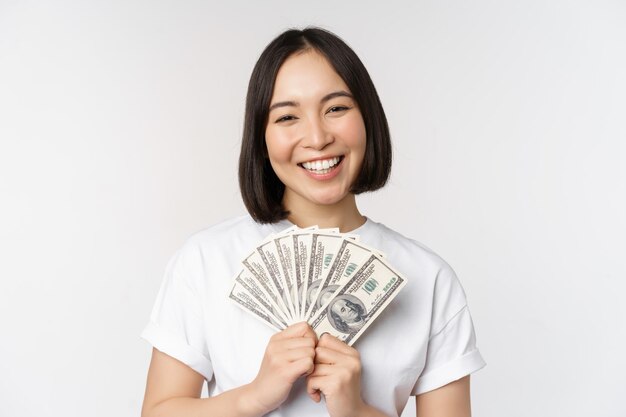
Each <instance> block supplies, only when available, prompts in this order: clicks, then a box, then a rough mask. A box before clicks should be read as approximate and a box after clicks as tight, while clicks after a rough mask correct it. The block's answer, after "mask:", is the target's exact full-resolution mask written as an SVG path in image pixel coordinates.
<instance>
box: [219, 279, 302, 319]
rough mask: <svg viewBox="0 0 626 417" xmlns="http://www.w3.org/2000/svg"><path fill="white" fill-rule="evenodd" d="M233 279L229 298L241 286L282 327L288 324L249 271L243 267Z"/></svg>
mask: <svg viewBox="0 0 626 417" xmlns="http://www.w3.org/2000/svg"><path fill="white" fill-rule="evenodd" d="M234 281H235V283H234V285H233V290H232V291H231V294H230V297H231V298H232V297H233V296H234V295H236V293H237V292H238V291H241V288H243V289H244V290H245V291H246V293H247V294H248V295H250V296H252V297H254V299H255V300H256V302H257V303H258V304H260V305H261V306H262V307H263V309H264V310H265V312H267V313H268V314H269V315H270V316H272V317H274V318H275V319H276V321H277V322H278V323H280V324H282V325H283V326H284V327H287V326H288V325H289V324H290V323H288V320H287V319H286V318H285V317H284V313H283V312H282V311H281V309H280V307H278V306H277V305H276V304H274V302H273V301H272V300H271V297H269V296H268V294H267V293H266V292H265V290H264V289H263V287H262V286H260V285H259V283H258V282H257V281H256V279H255V277H254V276H253V275H252V274H251V273H250V271H248V270H247V269H245V268H244V269H242V270H241V271H239V273H238V274H237V275H236V276H235V279H234ZM284 327H283V328H284Z"/></svg>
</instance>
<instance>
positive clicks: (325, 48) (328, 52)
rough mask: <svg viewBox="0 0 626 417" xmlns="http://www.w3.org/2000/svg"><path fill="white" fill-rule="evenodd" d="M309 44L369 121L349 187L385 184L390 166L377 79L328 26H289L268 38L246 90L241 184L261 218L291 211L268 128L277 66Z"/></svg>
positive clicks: (363, 189)
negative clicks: (270, 153) (269, 144)
mask: <svg viewBox="0 0 626 417" xmlns="http://www.w3.org/2000/svg"><path fill="white" fill-rule="evenodd" d="M306 50H315V51H317V52H319V53H320V54H321V55H323V56H324V57H325V58H326V59H327V60H328V62H329V63H330V64H331V65H332V67H333V68H334V69H335V71H337V74H338V75H339V76H340V77H341V78H342V79H343V81H344V82H345V83H346V85H347V86H348V88H349V90H350V92H351V93H352V95H353V97H354V100H355V101H356V104H357V105H358V107H359V110H360V111H361V114H362V116H363V121H364V122H365V130H366V136H367V138H366V146H365V156H364V158H363V163H362V165H361V172H360V173H359V175H358V176H357V178H356V180H355V182H354V184H352V188H351V189H350V192H352V193H354V194H360V193H362V192H366V191H374V190H377V189H379V188H382V187H383V186H384V185H385V183H386V182H387V180H388V178H389V174H390V172H391V160H392V150H391V138H390V134H389V125H388V124H387V118H386V117H385V111H384V110H383V106H382V104H381V102H380V98H379V97H378V93H377V92H376V88H375V87H374V83H373V82H372V79H371V78H370V76H369V74H368V72H367V70H366V69H365V66H364V65H363V63H362V62H361V60H360V59H359V57H358V56H357V55H356V53H355V52H354V51H353V50H352V49H351V48H350V47H349V46H348V45H347V44H346V43H345V42H344V41H343V40H341V39H340V38H339V37H338V36H337V35H335V34H333V33H331V32H329V31H327V30H325V29H321V28H317V27H307V28H305V29H303V30H298V29H289V30H287V31H285V32H283V33H281V34H280V35H279V36H278V37H276V38H275V39H274V40H273V41H272V42H270V44H269V45H268V46H267V47H266V48H265V50H264V51H263V53H262V54H261V56H260V57H259V60H258V61H257V62H256V65H255V66H254V69H253V70H252V75H251V76H250V83H249V84H248V94H247V96H246V112H245V117H244V128H243V138H242V141H241V153H240V154H239V188H240V190H241V196H242V198H243V202H244V204H245V206H246V208H247V209H248V212H249V213H250V215H251V216H252V217H253V218H254V220H256V221H257V222H259V223H275V222H277V221H279V220H282V219H285V218H286V217H287V216H288V215H289V212H288V211H286V210H285V208H284V207H283V205H282V199H283V194H284V192H285V186H284V184H283V183H282V182H281V181H280V179H279V178H278V177H277V176H276V174H275V173H274V170H273V169H272V166H271V165H270V161H269V158H268V156H267V155H268V153H267V147H266V144H265V129H266V126H267V121H268V114H269V106H270V101H271V99H272V93H273V91H274V83H275V81H276V75H277V74H278V70H279V69H280V67H281V66H282V64H283V63H284V62H285V60H286V59H287V58H289V57H290V56H291V55H293V54H295V53H298V52H302V51H306Z"/></svg>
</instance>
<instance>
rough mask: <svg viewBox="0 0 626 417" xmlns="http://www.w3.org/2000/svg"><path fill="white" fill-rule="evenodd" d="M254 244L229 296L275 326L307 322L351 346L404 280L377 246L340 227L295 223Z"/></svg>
mask: <svg viewBox="0 0 626 417" xmlns="http://www.w3.org/2000/svg"><path fill="white" fill-rule="evenodd" d="M254 248H255V249H254V250H253V251H252V252H251V253H250V254H249V255H248V256H246V257H245V258H244V259H243V260H242V268H241V270H240V271H239V272H238V273H237V275H236V276H235V277H234V278H233V281H234V282H233V287H232V289H231V291H230V293H229V299H230V300H231V301H232V302H233V303H235V304H237V305H238V306H239V307H241V308H242V309H244V310H245V311H247V312H249V313H250V314H252V315H253V316H254V317H255V318H257V319H258V320H260V321H261V322H263V323H265V324H267V325H268V326H270V327H271V328H272V329H275V330H282V329H284V328H286V327H287V326H289V325H291V324H293V323H296V322H299V321H307V322H308V323H309V324H310V325H311V327H312V328H313V330H314V331H315V332H316V334H317V335H318V336H321V335H322V334H324V333H330V334H332V335H334V336H336V337H337V338H339V339H340V340H343V341H344V342H346V343H347V344H349V345H352V344H353V343H354V342H356V340H357V339H358V338H359V337H360V336H361V335H362V334H363V332H364V331H365V330H366V329H367V327H368V326H369V325H370V324H371V323H372V322H373V321H374V320H375V319H376V318H377V317H378V316H379V315H380V314H381V312H382V311H383V310H384V309H385V308H386V307H387V305H389V303H390V302H391V301H392V300H393V299H394V298H395V297H396V296H397V295H398V293H399V292H400V290H401V289H402V288H403V287H404V285H406V279H405V278H404V277H403V276H402V274H400V273H399V272H398V271H396V270H395V269H394V268H393V267H392V266H391V265H389V264H388V262H387V261H386V260H385V258H384V255H383V254H382V253H381V252H380V251H379V250H377V249H374V248H371V247H368V246H366V245H364V244H362V243H360V242H359V237H358V236H357V235H354V234H346V233H339V230H338V229H319V228H317V227H316V226H314V227H310V228H306V229H300V228H298V227H296V226H293V227H290V228H288V229H286V230H284V231H283V232H281V233H278V234H274V235H270V236H268V237H266V238H265V239H264V240H263V241H262V242H260V243H259V244H257V245H256V246H255V247H254Z"/></svg>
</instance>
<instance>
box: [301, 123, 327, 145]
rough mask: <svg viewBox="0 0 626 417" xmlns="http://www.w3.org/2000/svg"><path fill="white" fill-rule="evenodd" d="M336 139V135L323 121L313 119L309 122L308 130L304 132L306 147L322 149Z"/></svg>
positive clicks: (303, 143)
mask: <svg viewBox="0 0 626 417" xmlns="http://www.w3.org/2000/svg"><path fill="white" fill-rule="evenodd" d="M334 141H335V137H334V135H333V134H332V132H331V131H330V130H329V129H327V127H326V126H325V125H324V123H323V121H321V120H317V119H313V120H310V121H309V123H308V124H307V130H306V131H305V132H304V138H303V140H302V145H303V146H304V147H305V148H311V149H315V150H318V151H321V150H322V149H324V148H325V147H327V146H328V145H330V144H331V143H333V142H334Z"/></svg>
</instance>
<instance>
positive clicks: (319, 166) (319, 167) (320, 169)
mask: <svg viewBox="0 0 626 417" xmlns="http://www.w3.org/2000/svg"><path fill="white" fill-rule="evenodd" d="M339 159H340V158H339V157H338V156H336V157H334V158H330V159H324V160H317V161H311V162H303V163H302V164H301V165H302V166H303V167H304V168H306V169H307V170H309V171H314V172H315V173H316V174H326V173H328V172H329V171H330V168H332V167H334V166H335V165H337V164H338V163H339Z"/></svg>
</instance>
